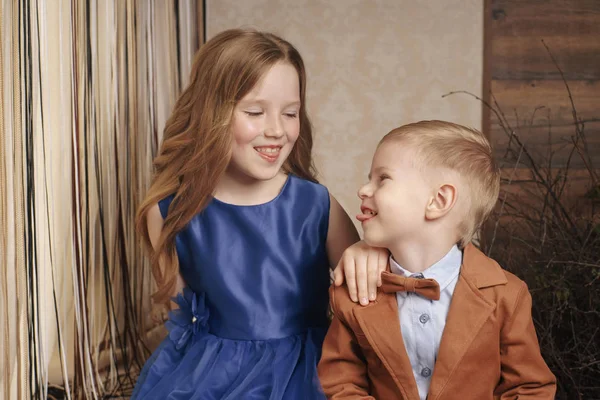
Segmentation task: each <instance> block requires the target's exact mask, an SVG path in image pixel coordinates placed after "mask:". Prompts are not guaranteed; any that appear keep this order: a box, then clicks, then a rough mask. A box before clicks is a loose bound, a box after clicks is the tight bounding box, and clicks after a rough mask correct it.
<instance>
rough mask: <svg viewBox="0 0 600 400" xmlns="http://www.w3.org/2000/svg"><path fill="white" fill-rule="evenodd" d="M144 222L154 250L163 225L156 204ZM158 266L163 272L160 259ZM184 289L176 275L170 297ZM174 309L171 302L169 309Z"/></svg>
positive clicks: (163, 267) (173, 304) (162, 264)
mask: <svg viewBox="0 0 600 400" xmlns="http://www.w3.org/2000/svg"><path fill="white" fill-rule="evenodd" d="M146 220H147V221H148V236H149V238H150V243H151V244H152V247H154V248H155V249H156V246H157V244H158V239H159V238H160V234H161V232H162V227H163V223H164V220H163V217H162V215H161V213H160V208H159V207H158V203H156V204H155V205H153V206H152V207H151V208H150V209H149V210H148V215H147V217H146ZM158 264H159V265H160V269H161V270H162V271H164V269H165V265H164V260H163V259H162V258H161V259H159V260H158ZM184 287H185V282H184V281H183V278H182V277H181V274H177V285H176V286H175V289H174V290H173V293H171V297H175V296H176V295H177V293H180V292H182V291H183V288H184ZM174 307H175V308H176V307H178V306H177V305H176V304H175V303H173V302H171V308H174Z"/></svg>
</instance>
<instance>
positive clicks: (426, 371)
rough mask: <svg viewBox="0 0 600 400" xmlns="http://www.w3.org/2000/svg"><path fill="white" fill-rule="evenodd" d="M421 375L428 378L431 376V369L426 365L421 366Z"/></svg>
mask: <svg viewBox="0 0 600 400" xmlns="http://www.w3.org/2000/svg"><path fill="white" fill-rule="evenodd" d="M421 376H422V377H423V378H429V377H430V376H431V370H430V369H429V368H427V367H425V368H423V369H422V370H421Z"/></svg>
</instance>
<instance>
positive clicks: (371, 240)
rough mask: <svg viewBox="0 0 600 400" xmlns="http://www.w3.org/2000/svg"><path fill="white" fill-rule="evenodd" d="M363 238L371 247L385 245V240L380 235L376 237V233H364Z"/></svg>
mask: <svg viewBox="0 0 600 400" xmlns="http://www.w3.org/2000/svg"><path fill="white" fill-rule="evenodd" d="M363 240H364V242H365V243H366V244H368V245H369V246H371V247H387V246H386V243H387V241H386V240H384V238H382V237H377V235H369V234H367V233H365V235H364V237H363Z"/></svg>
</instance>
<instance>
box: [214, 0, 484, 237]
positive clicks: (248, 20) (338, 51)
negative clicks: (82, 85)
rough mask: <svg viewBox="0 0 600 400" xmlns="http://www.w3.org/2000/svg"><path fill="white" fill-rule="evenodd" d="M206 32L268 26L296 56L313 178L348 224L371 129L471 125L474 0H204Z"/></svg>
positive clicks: (478, 57)
mask: <svg viewBox="0 0 600 400" xmlns="http://www.w3.org/2000/svg"><path fill="white" fill-rule="evenodd" d="M206 3H207V4H206V20H207V26H206V28H207V37H208V38H211V37H212V36H214V35H215V34H216V33H218V32H220V31H222V30H224V29H228V28H237V27H253V28H256V29H259V30H267V31H272V32H274V33H276V34H279V35H281V36H282V37H284V38H285V39H287V40H288V41H290V42H291V43H292V44H294V45H295V46H296V47H297V48H298V50H299V51H300V53H301V54H302V57H303V58H304V61H305V63H306V67H307V71H308V72H307V73H308V100H307V101H308V110H309V113H310V116H311V118H312V121H313V124H314V127H315V129H314V134H315V146H314V155H315V160H316V165H317V168H318V170H319V173H320V180H321V182H322V183H323V184H325V185H326V186H327V187H328V188H329V190H330V192H331V193H332V194H333V195H334V196H335V197H336V198H337V199H338V201H339V202H340V203H341V204H342V206H343V207H344V208H345V209H346V211H347V212H348V214H349V215H350V216H351V217H352V219H353V221H354V222H355V224H356V226H357V227H359V228H360V226H359V224H358V223H357V221H356V220H354V215H356V213H357V212H358V209H359V199H358V197H357V195H356V192H357V190H358V188H359V187H360V186H361V184H362V183H363V182H364V181H366V176H367V174H368V171H369V168H370V163H371V157H372V156H373V152H374V150H375V147H376V145H377V142H378V141H379V139H380V138H381V137H382V136H383V135H385V134H386V133H387V132H389V131H390V130H391V129H393V128H395V127H397V126H400V125H403V124H405V123H409V122H414V121H418V120H423V119H444V120H449V121H453V122H457V123H461V124H464V125H468V126H472V127H475V128H477V129H480V128H481V106H480V104H479V103H478V102H477V101H476V100H474V99H472V98H470V97H468V96H465V95H454V96H449V97H446V98H442V95H443V94H446V93H448V92H450V91H454V90H467V91H470V92H472V93H474V94H476V95H481V91H482V68H483V2H482V1H479V0H445V1H443V2H441V1H439V0H413V1H408V0H401V1H385V0H293V1H290V0H280V1H277V0H244V1H238V0H207V2H206Z"/></svg>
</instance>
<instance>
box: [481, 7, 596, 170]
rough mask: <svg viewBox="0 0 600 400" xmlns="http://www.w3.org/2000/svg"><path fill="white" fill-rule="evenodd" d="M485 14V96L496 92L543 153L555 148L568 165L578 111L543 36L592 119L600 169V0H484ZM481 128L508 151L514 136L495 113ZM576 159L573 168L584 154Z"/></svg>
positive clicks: (588, 126) (590, 134) (555, 157)
mask: <svg viewBox="0 0 600 400" xmlns="http://www.w3.org/2000/svg"><path fill="white" fill-rule="evenodd" d="M485 18H486V21H485V27H486V28H485V29H486V32H485V36H486V37H485V43H486V48H485V50H484V58H485V60H484V65H485V69H486V73H487V77H484V81H485V82H486V83H485V87H484V100H486V101H492V102H493V101H494V97H495V99H496V100H497V102H498V105H499V106H500V108H501V109H502V110H503V111H504V113H505V114H506V116H507V118H508V120H509V122H510V123H511V125H512V126H513V127H519V128H518V129H517V133H518V134H519V137H520V138H521V139H522V141H523V142H525V144H526V145H527V147H528V148H529V149H530V150H531V151H532V153H533V154H535V156H536V158H537V159H539V160H540V161H541V160H545V161H547V160H548V156H549V155H550V152H552V166H553V167H556V168H562V167H564V165H565V164H566V162H567V158H568V153H569V152H568V149H569V148H570V147H569V146H568V143H569V140H570V138H571V136H572V135H573V133H574V128H573V115H572V110H571V105H570V101H569V96H568V93H567V90H566V88H565V84H564V82H563V80H562V77H561V74H560V72H559V70H558V69H557V67H556V66H555V65H554V63H553V62H552V59H551V57H550V56H549V54H548V51H547V50H546V48H545V47H544V45H543V43H542V40H543V41H544V43H545V44H546V45H547V46H548V48H549V49H550V51H551V52H552V54H553V56H554V58H555V59H556V62H557V63H558V65H559V66H560V68H561V69H562V72H563V74H564V77H565V79H566V81H567V83H568V85H569V87H570V90H571V93H572V96H573V101H574V103H575V107H576V109H577V113H578V116H579V117H580V118H581V119H583V120H584V121H586V122H585V134H586V137H587V139H588V143H589V150H590V152H591V154H592V159H593V162H594V166H595V167H596V168H600V0H486V12H485ZM488 89H489V90H491V92H492V94H493V97H492V96H491V95H490V94H489V90H488ZM541 106H543V107H544V108H543V109H540V110H538V111H537V112H535V115H534V110H535V109H536V107H541ZM483 128H484V130H485V131H486V133H488V135H489V137H491V139H492V141H493V142H494V145H495V148H496V151H497V156H498V157H503V155H504V154H505V150H506V147H507V143H508V137H507V135H506V134H505V133H504V132H503V130H502V129H501V127H500V126H499V123H498V119H497V118H496V117H495V116H494V114H493V113H487V112H484V121H483ZM572 160H573V161H572V163H571V166H572V167H575V168H582V167H583V162H582V161H581V159H580V158H579V157H577V156H575V157H573V159H572ZM505 166H506V164H505Z"/></svg>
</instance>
